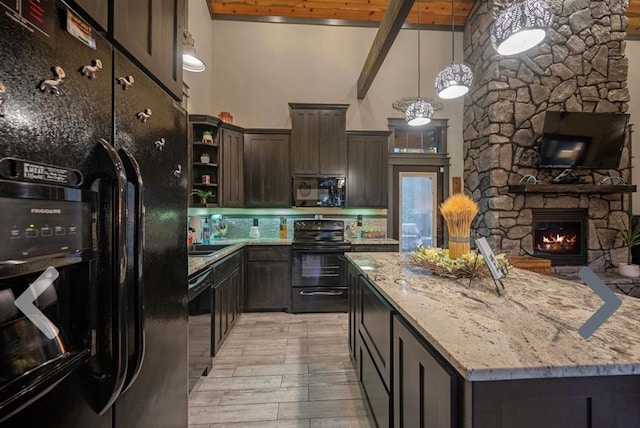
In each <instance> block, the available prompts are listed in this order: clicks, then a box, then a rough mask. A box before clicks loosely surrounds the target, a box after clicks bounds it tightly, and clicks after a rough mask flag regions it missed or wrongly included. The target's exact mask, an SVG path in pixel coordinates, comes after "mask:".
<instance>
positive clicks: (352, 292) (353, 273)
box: [343, 261, 360, 367]
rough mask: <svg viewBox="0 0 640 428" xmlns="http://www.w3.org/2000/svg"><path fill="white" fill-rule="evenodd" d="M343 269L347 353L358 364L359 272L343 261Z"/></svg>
mask: <svg viewBox="0 0 640 428" xmlns="http://www.w3.org/2000/svg"><path fill="white" fill-rule="evenodd" d="M343 269H344V270H345V272H346V281H347V287H348V288H349V295H348V299H349V334H348V336H349V354H350V356H351V359H352V360H353V361H354V362H355V363H356V367H357V365H358V346H359V343H360V340H359V339H360V333H359V331H358V329H359V328H360V324H359V322H358V318H359V316H360V305H359V304H358V301H359V299H360V297H359V296H360V284H359V281H360V273H359V272H358V270H357V269H356V268H355V267H353V265H352V264H351V263H349V262H346V261H345V262H344V264H343Z"/></svg>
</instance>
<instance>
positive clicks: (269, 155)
mask: <svg viewBox="0 0 640 428" xmlns="http://www.w3.org/2000/svg"><path fill="white" fill-rule="evenodd" d="M289 146H290V144H289V134H288V133H283V132H279V133H268V132H266V131H262V132H256V131H249V132H248V133H246V134H245V135H244V165H245V206H247V207H290V206H291V171H290V166H289V159H290V156H289Z"/></svg>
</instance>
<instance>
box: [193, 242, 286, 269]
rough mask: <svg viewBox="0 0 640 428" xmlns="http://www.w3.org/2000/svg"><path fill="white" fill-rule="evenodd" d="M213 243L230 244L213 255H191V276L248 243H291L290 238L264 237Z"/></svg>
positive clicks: (212, 243)
mask: <svg viewBox="0 0 640 428" xmlns="http://www.w3.org/2000/svg"><path fill="white" fill-rule="evenodd" d="M211 245H228V246H227V247H225V248H223V249H221V250H218V251H216V252H215V253H214V254H213V255H211V256H204V257H203V256H189V257H188V259H189V260H188V262H189V264H188V271H189V276H191V275H193V274H194V273H196V272H198V271H199V270H202V269H204V268H206V267H207V266H209V265H211V264H213V263H215V262H217V261H218V260H221V259H223V258H225V257H226V256H228V255H229V254H231V253H233V252H234V251H237V250H239V249H240V248H242V247H245V246H247V245H291V240H289V239H277V238H263V239H224V240H217V241H211Z"/></svg>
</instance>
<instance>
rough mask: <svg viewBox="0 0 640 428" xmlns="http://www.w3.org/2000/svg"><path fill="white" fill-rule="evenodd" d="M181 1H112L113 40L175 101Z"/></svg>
mask: <svg viewBox="0 0 640 428" xmlns="http://www.w3.org/2000/svg"><path fill="white" fill-rule="evenodd" d="M184 2H185V0H156V1H153V2H151V1H146V2H142V1H127V0H113V1H112V4H113V22H112V28H113V35H112V36H113V39H114V40H115V41H116V42H117V43H118V44H119V45H120V46H122V48H124V49H125V50H126V51H127V52H129V54H131V55H132V56H133V57H134V58H135V59H136V60H137V61H138V62H139V63H140V64H141V65H142V66H143V67H144V68H145V69H146V70H147V71H148V72H149V73H150V74H151V75H152V76H153V77H155V79H157V81H158V82H159V83H160V84H161V85H162V86H164V88H165V89H166V90H168V91H169V92H170V93H171V95H172V96H173V97H174V98H175V99H176V100H181V99H182V41H183V37H184V35H183V23H184V12H185V4H184ZM87 3H88V2H87ZM116 77H120V76H116Z"/></svg>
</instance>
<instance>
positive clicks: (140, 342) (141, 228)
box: [118, 148, 146, 393]
mask: <svg viewBox="0 0 640 428" xmlns="http://www.w3.org/2000/svg"><path fill="white" fill-rule="evenodd" d="M118 153H119V154H120V158H121V159H122V162H123V164H124V167H125V171H126V173H127V180H128V182H129V183H131V184H132V185H133V187H134V189H135V196H134V237H133V239H134V241H133V253H134V254H133V257H134V263H133V266H134V271H135V278H134V282H135V283H134V287H133V302H134V307H133V308H132V310H133V315H134V316H133V320H134V326H133V328H134V337H135V339H134V340H135V343H134V354H133V361H131V360H130V361H129V363H130V365H129V367H128V369H129V370H128V372H127V379H126V384H125V386H124V388H123V390H122V392H123V393H124V392H126V391H127V390H128V389H129V388H130V387H131V385H133V383H134V382H135V380H136V378H137V377H138V374H140V370H141V369H142V364H143V362H144V356H145V347H146V342H145V340H146V338H145V331H144V270H143V257H144V245H145V244H144V243H145V240H144V237H145V206H144V198H143V195H144V182H143V180H142V173H141V171H140V165H139V164H138V161H137V160H136V158H135V157H134V156H133V155H132V154H131V153H130V152H129V151H128V150H127V149H125V148H120V150H119V151H118Z"/></svg>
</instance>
